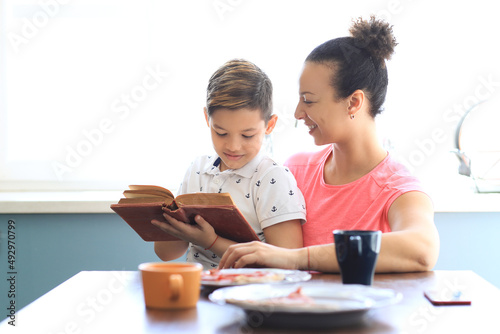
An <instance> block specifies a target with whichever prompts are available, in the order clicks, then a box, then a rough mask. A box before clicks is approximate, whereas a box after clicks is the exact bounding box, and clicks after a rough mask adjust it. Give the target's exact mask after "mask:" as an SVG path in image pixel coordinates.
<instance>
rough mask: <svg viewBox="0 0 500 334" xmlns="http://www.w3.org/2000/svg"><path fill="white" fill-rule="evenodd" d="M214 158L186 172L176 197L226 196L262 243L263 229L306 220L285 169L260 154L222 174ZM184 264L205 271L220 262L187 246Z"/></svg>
mask: <svg viewBox="0 0 500 334" xmlns="http://www.w3.org/2000/svg"><path fill="white" fill-rule="evenodd" d="M219 165H220V158H219V157H218V156H217V155H216V154H214V155H211V156H208V155H205V156H201V157H198V158H197V159H196V160H195V161H193V163H192V164H191V166H190V167H189V168H188V170H187V172H186V174H185V176H184V180H183V182H182V184H181V187H180V190H179V193H178V195H180V194H186V193H195V192H205V193H219V192H221V193H230V194H231V197H232V198H233V201H234V202H235V203H236V205H237V206H238V209H239V210H240V211H241V213H242V214H243V216H245V218H246V220H247V221H248V223H249V224H250V225H251V226H252V228H253V229H254V230H255V233H256V234H257V235H258V236H259V238H260V240H261V241H264V242H265V238H264V233H263V231H262V230H263V229H265V228H266V227H269V226H272V225H274V224H279V223H281V222H285V221H288V220H293V219H301V220H302V222H303V223H304V222H305V220H306V207H305V201H304V197H303V196H302V193H301V192H300V190H299V188H298V187H297V182H296V181H295V178H294V177H293V175H292V173H291V172H290V171H289V170H288V168H286V167H284V166H280V165H278V164H277V163H275V162H274V161H273V160H272V159H271V158H269V157H268V156H267V155H266V154H265V153H263V151H262V150H261V152H260V153H259V154H258V155H257V156H256V157H255V158H254V159H252V161H250V162H249V163H248V164H246V165H245V166H243V167H242V168H239V169H229V170H225V171H223V172H221V171H220V169H219ZM187 261H188V262H199V263H201V264H202V265H203V267H204V268H205V269H207V270H208V269H213V268H216V267H217V266H218V263H219V261H220V258H219V257H218V256H217V255H215V254H214V253H212V252H211V251H210V250H207V251H206V250H204V248H202V247H200V246H197V245H193V244H190V245H189V249H188V253H187Z"/></svg>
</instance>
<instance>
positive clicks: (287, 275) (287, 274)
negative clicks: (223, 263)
mask: <svg viewBox="0 0 500 334" xmlns="http://www.w3.org/2000/svg"><path fill="white" fill-rule="evenodd" d="M257 271H258V272H271V273H275V274H282V275H284V279H283V280H282V281H275V282H266V283H270V284H272V283H283V282H288V283H294V282H304V281H308V280H310V279H311V274H309V273H308V272H306V271H300V270H286V269H274V268H240V269H221V270H220V272H221V273H223V274H253V273H255V272H257ZM201 284H202V285H204V286H211V287H227V286H239V285H246V284H249V283H234V282H233V283H230V282H227V281H208V280H203V277H202V280H201ZM262 284H264V283H262Z"/></svg>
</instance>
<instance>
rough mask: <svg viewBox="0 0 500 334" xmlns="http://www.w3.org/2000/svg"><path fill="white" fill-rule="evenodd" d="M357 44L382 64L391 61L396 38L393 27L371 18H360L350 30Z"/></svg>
mask: <svg viewBox="0 0 500 334" xmlns="http://www.w3.org/2000/svg"><path fill="white" fill-rule="evenodd" d="M349 32H350V33H351V35H352V37H353V38H354V39H355V44H356V46H358V47H359V48H363V49H365V50H366V51H368V53H369V54H370V55H371V56H372V57H374V58H376V59H378V60H379V61H380V62H382V63H383V61H384V60H385V59H386V60H389V59H391V56H392V54H393V53H394V48H395V47H396V45H397V44H398V43H396V38H395V37H394V35H393V32H392V26H391V25H389V23H387V22H385V21H382V20H377V19H376V18H375V16H371V17H370V20H368V21H367V20H363V19H362V18H358V19H357V20H356V21H354V23H353V25H352V27H351V28H350V29H349Z"/></svg>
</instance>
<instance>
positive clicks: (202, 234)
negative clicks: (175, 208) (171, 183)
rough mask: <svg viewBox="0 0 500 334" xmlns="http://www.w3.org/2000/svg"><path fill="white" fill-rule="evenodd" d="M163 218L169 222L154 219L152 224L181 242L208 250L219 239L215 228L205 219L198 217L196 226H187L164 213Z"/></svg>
mask: <svg viewBox="0 0 500 334" xmlns="http://www.w3.org/2000/svg"><path fill="white" fill-rule="evenodd" d="M163 216H164V217H165V219H166V220H167V222H161V221H159V220H156V219H153V220H152V221H151V223H152V224H153V225H155V226H157V227H159V228H160V229H161V230H163V231H164V232H166V233H168V234H170V235H173V236H174V237H177V238H179V239H181V240H184V241H187V242H191V243H193V244H195V245H198V246H200V247H203V248H208V247H210V245H211V244H212V243H213V241H214V240H215V239H216V238H217V234H216V233H215V230H214V228H213V227H212V225H210V224H209V223H208V222H207V221H206V220H205V219H203V217H201V216H200V215H197V216H195V217H194V221H195V223H196V224H186V223H184V222H181V221H178V220H177V219H175V218H172V217H170V216H169V215H168V214H166V213H164V214H163Z"/></svg>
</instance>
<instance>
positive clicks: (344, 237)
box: [333, 230, 382, 285]
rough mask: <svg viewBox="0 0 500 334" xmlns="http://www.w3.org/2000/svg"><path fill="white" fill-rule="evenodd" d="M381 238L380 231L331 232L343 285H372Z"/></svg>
mask: <svg viewBox="0 0 500 334" xmlns="http://www.w3.org/2000/svg"><path fill="white" fill-rule="evenodd" d="M381 237H382V232H380V231H360V230H335V231H333V238H334V241H335V251H336V253H337V261H338V263H339V267H340V274H341V275H342V283H343V284H363V285H372V282H373V274H374V273H375V264H376V263H377V258H378V253H379V252H380V242H381Z"/></svg>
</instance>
